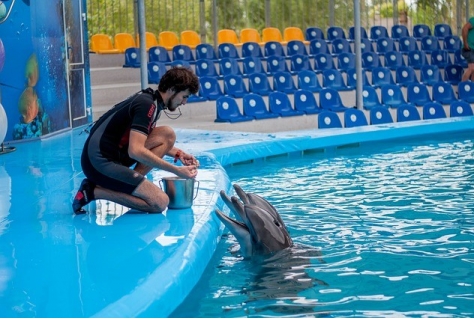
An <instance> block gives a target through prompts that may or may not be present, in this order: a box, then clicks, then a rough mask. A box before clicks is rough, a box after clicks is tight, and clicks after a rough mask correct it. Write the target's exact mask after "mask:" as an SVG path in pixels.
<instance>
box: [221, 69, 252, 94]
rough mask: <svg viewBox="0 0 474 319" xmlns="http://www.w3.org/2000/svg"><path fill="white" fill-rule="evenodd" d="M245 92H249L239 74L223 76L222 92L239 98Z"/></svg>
mask: <svg viewBox="0 0 474 319" xmlns="http://www.w3.org/2000/svg"><path fill="white" fill-rule="evenodd" d="M247 93H249V91H248V90H247V87H246V86H245V83H244V80H243V77H242V76H241V75H237V74H229V75H226V76H224V94H227V95H231V96H233V97H235V98H240V97H243V96H244V95H245V94H247Z"/></svg>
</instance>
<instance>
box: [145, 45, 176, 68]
mask: <svg viewBox="0 0 474 319" xmlns="http://www.w3.org/2000/svg"><path fill="white" fill-rule="evenodd" d="M148 61H149V62H162V63H165V64H169V63H171V58H170V55H169V54H168V51H167V50H166V49H165V48H164V47H162V46H160V45H157V46H154V47H151V48H150V50H148Z"/></svg>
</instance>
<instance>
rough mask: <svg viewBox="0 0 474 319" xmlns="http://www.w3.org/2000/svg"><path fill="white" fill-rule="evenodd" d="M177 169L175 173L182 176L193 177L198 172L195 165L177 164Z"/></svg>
mask: <svg viewBox="0 0 474 319" xmlns="http://www.w3.org/2000/svg"><path fill="white" fill-rule="evenodd" d="M177 169H178V173H177V175H178V176H179V177H183V178H195V177H196V176H197V173H198V170H197V166H196V165H187V166H179V167H177Z"/></svg>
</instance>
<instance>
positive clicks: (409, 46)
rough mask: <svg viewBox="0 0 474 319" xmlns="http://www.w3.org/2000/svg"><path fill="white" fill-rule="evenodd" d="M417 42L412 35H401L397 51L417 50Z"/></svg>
mask: <svg viewBox="0 0 474 319" xmlns="http://www.w3.org/2000/svg"><path fill="white" fill-rule="evenodd" d="M418 50H420V48H419V47H418V42H417V41H416V39H415V38H414V37H403V38H400V39H399V40H398V52H401V53H403V54H406V55H407V54H408V52H410V51H418Z"/></svg>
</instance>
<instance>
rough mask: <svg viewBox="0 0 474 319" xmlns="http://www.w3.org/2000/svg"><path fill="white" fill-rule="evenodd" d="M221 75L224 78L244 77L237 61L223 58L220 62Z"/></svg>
mask: <svg viewBox="0 0 474 319" xmlns="http://www.w3.org/2000/svg"><path fill="white" fill-rule="evenodd" d="M219 73H220V74H221V75H222V76H226V75H230V74H234V75H242V70H240V65H239V62H238V61H237V59H234V58H222V59H220V60H219Z"/></svg>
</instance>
